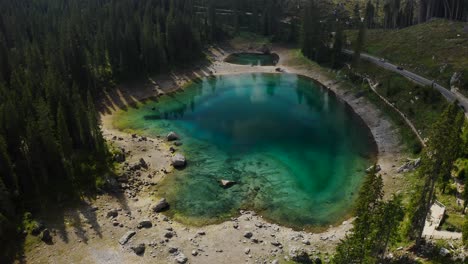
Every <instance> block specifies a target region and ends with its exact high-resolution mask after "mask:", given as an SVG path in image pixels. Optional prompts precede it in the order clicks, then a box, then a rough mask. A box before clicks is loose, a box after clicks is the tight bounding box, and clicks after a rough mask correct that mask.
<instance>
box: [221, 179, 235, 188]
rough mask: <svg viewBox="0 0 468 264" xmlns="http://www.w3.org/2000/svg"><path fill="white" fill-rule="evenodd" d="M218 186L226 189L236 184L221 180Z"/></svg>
mask: <svg viewBox="0 0 468 264" xmlns="http://www.w3.org/2000/svg"><path fill="white" fill-rule="evenodd" d="M220 184H221V186H222V187H223V188H225V189H227V188H229V187H231V186H233V185H234V184H236V182H235V181H229V180H221V181H220Z"/></svg>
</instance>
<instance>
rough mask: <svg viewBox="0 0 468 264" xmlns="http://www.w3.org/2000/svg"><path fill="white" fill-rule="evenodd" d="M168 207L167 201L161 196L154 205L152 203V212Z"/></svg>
mask: <svg viewBox="0 0 468 264" xmlns="http://www.w3.org/2000/svg"><path fill="white" fill-rule="evenodd" d="M167 208H169V203H168V202H167V201H166V198H162V199H161V200H159V201H158V202H157V203H156V204H155V205H153V207H152V209H153V212H155V213H159V212H162V211H164V210H166V209H167Z"/></svg>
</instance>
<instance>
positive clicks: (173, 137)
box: [166, 132, 180, 141]
mask: <svg viewBox="0 0 468 264" xmlns="http://www.w3.org/2000/svg"><path fill="white" fill-rule="evenodd" d="M166 138H167V140H168V141H174V140H179V139H180V136H179V135H177V134H176V133H175V132H169V134H167V136H166Z"/></svg>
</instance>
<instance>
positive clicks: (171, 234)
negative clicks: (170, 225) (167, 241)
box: [164, 231, 174, 238]
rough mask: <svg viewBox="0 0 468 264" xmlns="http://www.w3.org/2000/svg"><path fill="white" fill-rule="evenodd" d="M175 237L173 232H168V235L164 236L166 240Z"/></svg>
mask: <svg viewBox="0 0 468 264" xmlns="http://www.w3.org/2000/svg"><path fill="white" fill-rule="evenodd" d="M173 236H174V232H171V231H169V232H166V234H164V237H165V238H172V237H173Z"/></svg>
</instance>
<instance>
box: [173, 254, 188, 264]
mask: <svg viewBox="0 0 468 264" xmlns="http://www.w3.org/2000/svg"><path fill="white" fill-rule="evenodd" d="M174 260H175V261H176V262H177V263H179V264H184V263H186V262H187V260H188V259H187V257H186V256H185V255H184V254H183V253H182V252H179V254H177V255H176V256H175V257H174Z"/></svg>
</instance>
